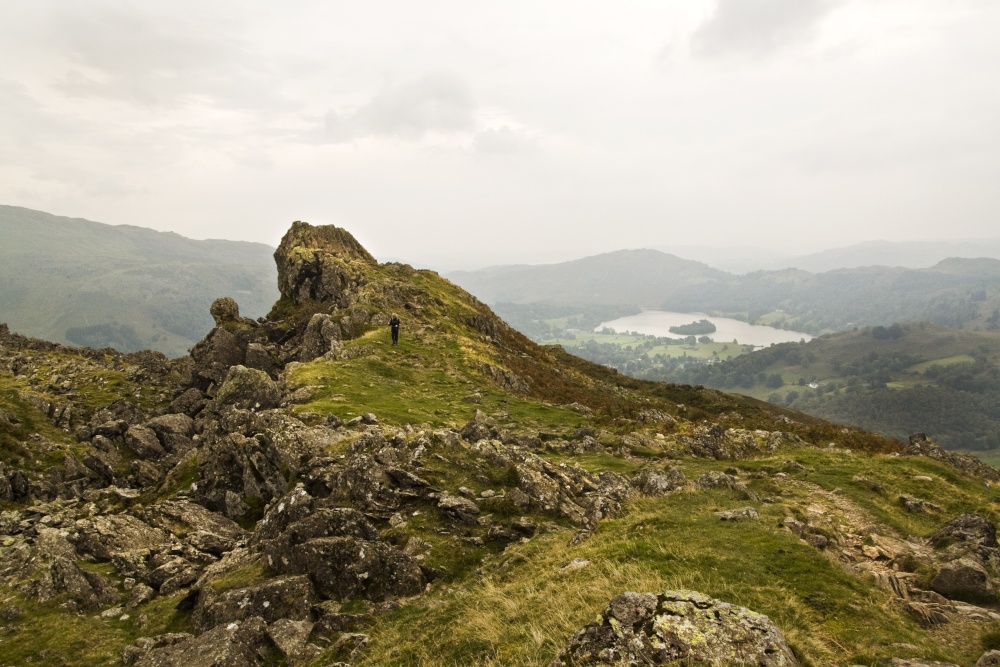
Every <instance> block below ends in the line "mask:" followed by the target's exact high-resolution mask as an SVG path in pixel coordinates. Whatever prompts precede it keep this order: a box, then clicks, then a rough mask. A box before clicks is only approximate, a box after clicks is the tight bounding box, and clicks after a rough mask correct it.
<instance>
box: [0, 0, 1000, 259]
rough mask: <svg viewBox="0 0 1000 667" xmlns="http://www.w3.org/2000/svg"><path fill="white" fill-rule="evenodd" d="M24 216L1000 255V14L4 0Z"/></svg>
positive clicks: (530, 240) (702, 4)
mask: <svg viewBox="0 0 1000 667" xmlns="http://www.w3.org/2000/svg"><path fill="white" fill-rule="evenodd" d="M0 9H2V16H3V21H2V22H0V127H2V132H0V203H3V204H10V205H17V206H25V207H28V208H33V209H39V210H43V211H48V212H50V213H56V214H59V215H68V216H73V217H84V218H89V219H91V220H97V221H100V222H106V223H111V224H134V225H141V226H144V227H152V228H155V229H161V230H172V231H176V232H178V233H181V234H184V235H185V236H190V237H193V238H227V239H243V240H251V241H261V242H265V243H269V244H272V245H273V244H277V242H278V240H279V239H280V238H281V235H282V234H283V233H284V231H285V230H286V229H287V227H288V225H289V224H290V223H291V222H292V221H293V220H299V219H301V220H307V221H309V222H313V223H317V224H336V225H338V226H342V227H345V228H347V229H348V230H349V231H351V232H352V233H353V234H354V235H355V236H356V237H358V239H359V240H360V241H361V242H362V243H364V244H365V245H366V246H367V247H368V248H369V249H370V250H371V251H372V252H373V253H375V254H376V256H378V257H380V258H398V259H403V260H406V261H409V262H411V263H413V264H416V265H421V266H423V265H438V266H441V267H448V268H451V267H472V266H483V265H488V264H495V263H510V262H532V263H533V262H540V261H559V260H565V259H572V258H577V257H581V256H584V255H591V254H596V253H599V252H605V251H610V250H616V249H620V248H634V247H643V246H646V247H650V246H658V247H670V246H672V245H715V244H719V245H730V246H731V245H741V244H746V245H753V246H761V247H772V248H791V249H796V250H802V249H807V248H810V249H815V248H819V247H829V246H837V245H846V244H850V243H855V242H859V241H863V240H870V239H889V240H931V239H940V238H963V237H965V238H970V237H986V236H992V237H996V236H1000V38H998V36H1000V2H997V1H996V0H675V1H672V2H664V1H663V0H657V1H649V2H639V1H630V0H622V1H621V2H613V3H612V2H592V1H589V0H572V1H568V0H567V1H559V2H545V1H540V0H532V1H530V2H527V1H524V2H522V1H518V0H507V1H505V2H489V3H487V2H480V1H478V0H462V1H455V2H451V1H437V0H433V1H428V0H419V1H417V0H405V1H404V0H399V1H388V0H386V1H382V0H366V1H364V2H353V1H347V0H342V1H337V2H320V1H315V2H310V1H296V0H286V1H285V2H281V3H277V2H273V1H267V2H265V1H263V0H228V1H227V0H212V1H209V2H205V1H204V0H199V1H197V2H195V1H191V0H171V1H170V2H140V1H136V0H128V1H124V0H120V1H114V0H109V1H103V0H97V1H92V0H76V1H74V2H66V1H65V0H31V1H30V2H25V1H22V0H0Z"/></svg>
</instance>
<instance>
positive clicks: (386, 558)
mask: <svg viewBox="0 0 1000 667" xmlns="http://www.w3.org/2000/svg"><path fill="white" fill-rule="evenodd" d="M266 553H267V562H268V565H269V566H270V567H271V568H273V569H274V570H275V571H277V572H281V573H286V574H308V575H309V578H310V579H311V580H312V582H313V584H314V585H315V587H316V590H317V592H318V593H319V594H320V595H321V596H323V597H325V598H332V599H334V600H347V599H350V598H358V597H360V598H365V599H368V600H372V601H373V602H379V601H382V600H385V599H386V598H393V597H409V596H413V595H417V594H418V593H420V592H422V591H423V590H424V586H425V585H426V584H427V579H426V578H425V577H424V573H423V571H422V570H421V569H420V566H419V565H418V564H417V562H416V561H415V560H413V559H412V558H410V557H409V556H407V555H406V554H404V553H403V552H401V551H398V550H397V549H395V548H393V547H392V546H390V545H388V544H386V543H384V542H371V541H368V540H359V539H357V538H354V537H321V538H317V539H313V540H308V541H306V542H304V543H302V544H300V545H298V546H296V547H294V548H289V549H287V550H281V551H277V550H274V551H272V550H269V551H267V552H266Z"/></svg>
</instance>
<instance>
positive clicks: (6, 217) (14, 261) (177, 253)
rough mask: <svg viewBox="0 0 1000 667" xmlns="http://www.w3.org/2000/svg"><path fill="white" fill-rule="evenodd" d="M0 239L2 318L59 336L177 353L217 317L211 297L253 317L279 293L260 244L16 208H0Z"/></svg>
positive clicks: (268, 251)
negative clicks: (230, 299) (228, 300)
mask: <svg viewBox="0 0 1000 667" xmlns="http://www.w3.org/2000/svg"><path fill="white" fill-rule="evenodd" d="M0 238H2V239H3V243H2V244H0V285H2V287H0V322H6V323H7V324H8V325H9V326H10V328H11V329H12V330H14V331H18V332H20V333H24V334H27V335H30V336H36V337H39V338H44V339H46V340H51V341H55V342H59V343H70V344H78V345H87V346H90V347H108V346H110V347H115V348H117V349H119V350H122V351H126V352H128V351H135V350H141V349H154V350H159V351H161V352H163V353H164V354H167V355H169V356H180V355H183V354H185V353H186V352H187V350H188V348H190V347H191V346H192V345H194V343H196V342H197V341H198V340H200V339H201V338H202V337H203V336H204V335H205V334H206V333H208V331H209V330H211V328H212V326H213V325H214V322H213V320H212V318H211V316H210V315H209V311H208V308H209V305H210V304H211V303H212V300H213V299H215V298H217V297H220V296H231V297H233V298H234V299H236V301H237V302H238V303H239V305H240V307H241V310H242V314H244V315H246V316H249V317H257V316H260V315H263V314H265V313H267V311H268V310H269V309H270V307H271V306H272V305H273V304H274V302H275V300H277V298H278V291H277V289H276V288H275V282H276V275H277V274H276V270H275V267H274V259H273V258H272V253H273V252H274V249H273V248H270V247H268V246H266V245H264V244H260V243H245V242H239V241H215V240H209V241H195V240H192V239H188V238H185V237H183V236H180V235H178V234H174V233H170V232H157V231H154V230H151V229H144V228H142V227H133V226H131V225H118V226H112V225H105V224H101V223H99V222H92V221H90V220H83V219H80V218H65V217H59V216H55V215H50V214H48V213H43V212H41V211H33V210H30V209H26V208H20V207H16V206H0Z"/></svg>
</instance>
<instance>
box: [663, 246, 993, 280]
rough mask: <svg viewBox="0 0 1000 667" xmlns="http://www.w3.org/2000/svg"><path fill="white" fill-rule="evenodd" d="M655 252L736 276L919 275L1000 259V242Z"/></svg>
mask: <svg viewBox="0 0 1000 667" xmlns="http://www.w3.org/2000/svg"><path fill="white" fill-rule="evenodd" d="M656 250H661V251H663V252H668V253H671V254H674V255H679V256H681V257H686V258H688V259H692V260H696V261H699V262H704V263H706V264H708V265H709V266H712V267H715V268H717V269H721V270H723V271H729V272H732V273H748V272H751V271H775V270H779V269H801V270H803V271H809V272H811V273H822V272H824V271H833V270H836V269H853V268H857V267H862V266H895V267H902V268H908V269H921V268H927V267H930V266H934V265H935V264H937V263H938V262H940V261H942V260H944V259H948V258H949V257H964V258H975V257H986V258H991V259H1000V238H984V239H965V240H954V241H881V240H879V241H865V242H863V243H857V244H855V245H850V246H845V247H842V248H830V249H827V250H821V251H818V252H813V253H809V254H799V255H796V254H788V253H781V252H780V251H776V250H774V249H772V248H756V247H739V246H727V247H709V246H660V247H657V248H656Z"/></svg>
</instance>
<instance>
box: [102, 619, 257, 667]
mask: <svg viewBox="0 0 1000 667" xmlns="http://www.w3.org/2000/svg"><path fill="white" fill-rule="evenodd" d="M143 639H146V638H142V639H139V640H136V642H135V644H133V645H132V646H130V647H128V648H126V649H125V652H124V653H123V655H122V658H123V661H124V662H125V663H126V664H131V665H134V666H135V667H255V666H257V665H263V664H265V662H266V660H267V651H266V650H265V649H266V647H268V646H269V645H270V640H269V638H268V635H267V623H266V622H264V619H262V618H260V617H253V618H249V619H247V620H245V621H239V622H234V623H229V624H226V625H219V626H216V627H215V628H213V629H212V630H209V631H208V632H206V633H204V634H202V635H200V636H198V637H191V636H190V635H184V634H178V635H170V636H169V638H162V639H161V638H149V639H146V641H143Z"/></svg>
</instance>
